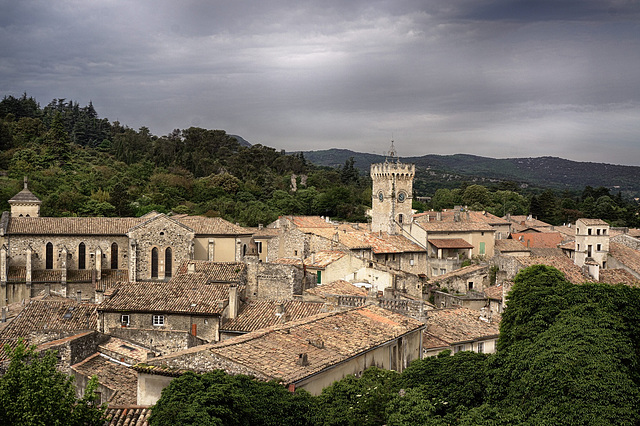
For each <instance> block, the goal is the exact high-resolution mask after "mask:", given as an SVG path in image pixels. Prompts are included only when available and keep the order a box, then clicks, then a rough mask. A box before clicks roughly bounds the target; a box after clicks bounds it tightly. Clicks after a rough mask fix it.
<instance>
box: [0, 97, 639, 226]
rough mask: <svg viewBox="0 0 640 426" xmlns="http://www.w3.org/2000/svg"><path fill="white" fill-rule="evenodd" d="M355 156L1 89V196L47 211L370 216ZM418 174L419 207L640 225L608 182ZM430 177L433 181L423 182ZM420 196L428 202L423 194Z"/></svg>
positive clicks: (251, 222) (246, 217) (255, 217)
mask: <svg viewBox="0 0 640 426" xmlns="http://www.w3.org/2000/svg"><path fill="white" fill-rule="evenodd" d="M357 160H358V159H357V158H353V157H351V158H349V159H348V160H346V161H345V163H344V165H342V166H339V167H321V166H317V165H314V164H312V163H310V162H309V161H308V160H307V159H305V157H304V154H303V153H302V152H297V153H285V152H284V151H277V150H276V149H274V148H270V147H267V146H263V145H260V144H255V145H252V146H249V147H247V146H242V145H240V144H239V143H238V141H237V140H236V139H235V138H234V137H232V136H229V135H228V134H227V133H226V132H225V131H224V130H208V129H204V128H198V127H190V128H188V129H176V130H174V131H172V132H171V133H169V134H168V135H165V136H156V135H153V134H151V132H150V130H149V129H148V128H146V127H141V128H140V129H138V130H134V129H131V128H129V127H127V126H126V125H123V124H121V123H119V122H118V121H114V122H110V121H109V120H108V119H107V118H101V117H100V116H99V115H98V113H97V112H96V110H95V108H94V107H93V104H92V103H91V102H90V103H89V104H88V105H86V106H80V105H79V104H78V103H77V102H74V101H72V100H70V101H67V100H66V99H54V100H52V101H51V102H49V103H48V104H47V105H46V106H44V107H41V106H40V104H39V103H38V102H37V101H36V99H34V98H33V97H29V96H28V95H27V94H26V93H25V94H23V95H22V96H21V97H14V96H10V95H8V96H4V98H3V99H2V101H0V204H1V206H0V207H1V208H2V210H3V211H4V210H8V209H9V204H8V202H7V201H8V200H9V199H10V198H11V197H12V196H13V195H15V194H16V193H17V192H18V191H20V189H22V184H23V183H22V182H23V178H24V177H25V176H26V177H28V179H29V182H30V183H29V189H30V190H31V191H32V192H34V194H36V195H37V196H38V197H39V198H40V199H41V200H42V205H41V214H42V215H43V216H141V215H143V214H145V213H147V212H149V211H152V210H155V211H158V212H162V213H172V212H173V213H181V214H197V215H205V216H220V217H223V218H225V219H227V220H229V221H231V222H234V223H239V224H241V225H244V226H257V225H258V224H267V223H270V222H272V221H273V220H275V219H276V218H277V217H278V216H280V215H287V214H293V215H320V216H329V217H331V218H332V219H338V220H347V221H350V222H366V220H367V217H366V210H367V209H368V208H370V206H371V181H370V178H369V176H368V175H366V174H364V173H362V172H361V171H359V170H358V168H357V167H356V166H355V165H356V162H357ZM431 177H432V179H416V185H415V188H414V192H415V193H414V204H413V207H414V208H415V209H416V210H417V211H424V210H430V209H435V210H440V209H443V208H452V207H454V206H455V205H463V206H468V207H469V208H470V209H474V210H486V211H489V212H490V213H493V214H495V215H497V216H504V215H506V214H507V213H511V214H514V215H521V214H531V215H533V216H534V217H537V218H538V219H540V220H543V221H547V222H549V223H552V224H556V225H557V224H562V223H566V222H570V221H574V220H575V219H576V218H579V217H594V218H601V219H604V220H606V221H608V222H609V223H610V224H611V225H612V226H628V227H636V226H638V222H639V219H638V203H637V202H636V201H634V200H631V199H626V198H624V197H623V196H622V195H621V194H620V193H616V194H612V193H611V192H610V190H609V189H607V188H604V187H598V188H592V187H589V186H587V187H585V188H584V190H583V191H582V192H571V191H561V192H560V191H557V190H553V189H550V188H537V189H535V190H532V189H531V188H525V189H523V188H522V186H521V185H518V184H516V183H514V182H509V181H501V182H489V183H488V184H486V185H479V184H477V183H473V182H465V181H460V182H456V184H455V186H456V187H452V184H451V181H450V179H447V178H440V177H438V176H431ZM425 181H429V183H428V184H424V183H421V182H425ZM417 197H423V198H420V199H421V200H423V202H419V201H417Z"/></svg>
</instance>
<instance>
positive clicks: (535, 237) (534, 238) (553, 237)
mask: <svg viewBox="0 0 640 426" xmlns="http://www.w3.org/2000/svg"><path fill="white" fill-rule="evenodd" d="M511 238H512V239H514V240H517V241H520V242H521V243H522V244H523V245H525V246H528V247H541V248H556V247H558V245H559V244H561V243H562V241H563V240H564V237H563V235H562V234H561V233H559V232H528V233H512V234H511Z"/></svg>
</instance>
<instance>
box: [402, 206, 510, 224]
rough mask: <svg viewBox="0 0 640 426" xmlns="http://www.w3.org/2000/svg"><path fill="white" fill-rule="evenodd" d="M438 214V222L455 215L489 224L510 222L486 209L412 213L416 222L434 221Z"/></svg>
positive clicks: (453, 220) (462, 220) (453, 219)
mask: <svg viewBox="0 0 640 426" xmlns="http://www.w3.org/2000/svg"><path fill="white" fill-rule="evenodd" d="M438 214H439V215H440V221H439V222H455V221H456V217H458V218H459V221H460V222H484V223H488V224H490V225H494V226H495V225H509V224H510V223H511V222H509V221H508V220H505V219H502V218H500V217H498V216H496V215H493V214H491V213H489V212H487V211H485V212H480V211H472V210H465V211H463V212H456V211H454V210H443V211H441V212H435V211H430V212H425V213H419V214H415V215H413V217H414V219H416V221H417V222H436V221H437V217H438Z"/></svg>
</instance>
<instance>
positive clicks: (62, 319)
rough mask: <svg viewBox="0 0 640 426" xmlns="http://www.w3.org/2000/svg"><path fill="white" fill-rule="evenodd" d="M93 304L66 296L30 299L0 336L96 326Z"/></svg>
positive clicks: (91, 328) (94, 306) (25, 335)
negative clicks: (49, 298)
mask: <svg viewBox="0 0 640 426" xmlns="http://www.w3.org/2000/svg"><path fill="white" fill-rule="evenodd" d="M97 318H98V317H97V314H96V305H95V304H93V303H77V302H75V301H73V300H71V299H66V300H62V301H60V300H55V301H54V300H47V299H46V298H45V299H43V300H32V301H30V302H29V303H28V304H27V305H26V306H25V308H24V309H23V310H22V312H20V314H19V315H18V316H17V317H16V318H15V319H14V320H13V321H11V323H10V324H9V325H8V326H7V327H6V328H5V329H4V330H3V331H2V333H1V334H0V338H3V339H6V338H9V339H11V338H18V337H28V336H29V335H30V334H32V333H38V332H52V331H56V332H68V331H80V330H96V329H97V326H98V323H97Z"/></svg>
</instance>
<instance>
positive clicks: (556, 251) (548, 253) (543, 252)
mask: <svg viewBox="0 0 640 426" xmlns="http://www.w3.org/2000/svg"><path fill="white" fill-rule="evenodd" d="M530 251H531V256H538V257H565V258H566V257H567V255H566V254H564V252H563V251H562V249H561V248H560V247H555V248H546V247H532V248H531V249H530Z"/></svg>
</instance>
